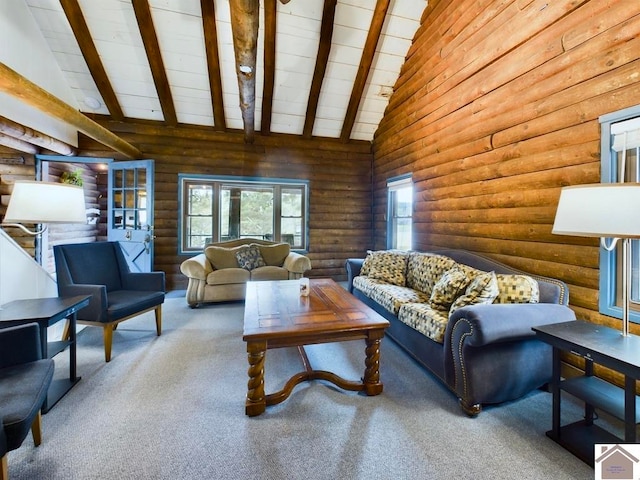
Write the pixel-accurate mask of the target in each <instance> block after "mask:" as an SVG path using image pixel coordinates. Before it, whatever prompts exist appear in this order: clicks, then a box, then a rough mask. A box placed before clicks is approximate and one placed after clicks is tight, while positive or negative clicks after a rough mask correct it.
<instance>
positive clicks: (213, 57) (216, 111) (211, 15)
mask: <svg viewBox="0 0 640 480" xmlns="http://www.w3.org/2000/svg"><path fill="white" fill-rule="evenodd" d="M200 10H201V12H202V28H203V30H204V48H205V51H206V55H207V70H208V72H209V88H210V89H211V106H212V108H213V123H214V127H213V128H214V130H217V131H219V132H224V131H225V130H226V129H227V121H226V119H225V116H224V100H223V95H222V74H221V73H220V55H219V52H218V28H217V26H216V7H215V3H214V0H200Z"/></svg>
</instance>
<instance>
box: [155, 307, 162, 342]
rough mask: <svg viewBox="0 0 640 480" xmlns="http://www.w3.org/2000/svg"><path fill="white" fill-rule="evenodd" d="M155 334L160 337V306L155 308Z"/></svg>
mask: <svg viewBox="0 0 640 480" xmlns="http://www.w3.org/2000/svg"><path fill="white" fill-rule="evenodd" d="M156 333H157V334H158V336H160V335H162V305H158V308H156Z"/></svg>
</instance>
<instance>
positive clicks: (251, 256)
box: [236, 245, 267, 270]
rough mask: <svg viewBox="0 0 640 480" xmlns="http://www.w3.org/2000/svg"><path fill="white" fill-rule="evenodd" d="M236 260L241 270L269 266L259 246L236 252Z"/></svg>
mask: <svg viewBox="0 0 640 480" xmlns="http://www.w3.org/2000/svg"><path fill="white" fill-rule="evenodd" d="M236 259H237V260H238V265H239V266H240V268H244V269H245V270H253V269H254V268H258V267H264V266H266V265H267V264H266V263H265V262H264V259H263V258H262V255H261V254H260V249H258V246H257V245H251V246H250V247H246V248H243V249H242V250H239V251H237V252H236Z"/></svg>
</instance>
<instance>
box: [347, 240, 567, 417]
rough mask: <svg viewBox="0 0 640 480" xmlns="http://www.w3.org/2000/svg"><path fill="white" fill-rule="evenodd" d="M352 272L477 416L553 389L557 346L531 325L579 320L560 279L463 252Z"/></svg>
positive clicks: (404, 341) (353, 283) (408, 345)
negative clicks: (484, 410)
mask: <svg viewBox="0 0 640 480" xmlns="http://www.w3.org/2000/svg"><path fill="white" fill-rule="evenodd" d="M385 257H386V259H385ZM346 269H347V275H348V289H349V291H350V292H351V293H352V294H353V295H354V296H356V297H357V298H359V299H360V300H362V301H363V302H364V303H366V304H367V305H369V306H370V307H372V308H373V309H374V310H376V311H377V312H378V313H380V314H381V315H382V316H384V317H385V318H386V319H387V320H389V322H390V324H391V325H390V327H389V328H388V329H387V332H386V333H387V335H388V336H389V337H391V338H392V339H393V340H394V341H395V342H397V343H398V344H399V345H400V346H401V347H402V348H403V349H404V350H405V351H406V352H407V353H409V355H411V356H412V357H413V358H414V359H415V360H416V361H417V362H419V363H420V364H421V365H422V366H424V367H425V368H426V369H427V370H429V371H430V372H431V373H433V374H434V375H435V376H436V377H437V378H438V379H439V380H441V381H442V382H443V383H444V384H445V385H446V386H447V387H448V388H449V389H450V390H452V391H453V392H454V393H455V395H456V396H457V397H458V399H459V402H460V406H461V407H462V409H463V411H464V412H465V413H466V414H468V415H470V416H475V415H477V414H479V413H480V411H481V409H482V405H486V404H497V403H501V402H505V401H510V400H515V399H517V398H519V397H521V396H523V395H525V394H527V393H528V392H530V391H532V390H534V389H536V388H539V387H542V386H543V385H545V384H546V383H548V382H549V381H550V380H551V356H552V351H551V347H550V346H549V345H547V344H544V343H542V342H540V341H539V340H537V339H536V337H535V334H534V332H533V331H532V329H531V328H532V327H534V326H538V325H543V324H550V323H558V322H565V321H570V320H574V319H575V314H574V312H573V311H572V310H571V309H570V308H569V307H568V306H567V304H568V300H569V293H568V289H567V287H566V285H565V284H564V283H563V282H561V281H559V280H555V279H552V278H546V277H540V276H536V275H531V274H526V273H525V272H522V271H519V270H516V269H513V268H511V267H508V266H507V265H504V264H501V263H499V262H496V261H493V260H491V259H490V258H487V257H484V256H481V255H477V254H474V253H472V252H468V251H464V250H453V249H451V250H438V251H435V252H397V251H386V252H369V254H368V255H367V259H348V260H347V262H346ZM479 285H480V287H479ZM478 292H480V293H478Z"/></svg>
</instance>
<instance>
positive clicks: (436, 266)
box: [407, 252, 456, 295]
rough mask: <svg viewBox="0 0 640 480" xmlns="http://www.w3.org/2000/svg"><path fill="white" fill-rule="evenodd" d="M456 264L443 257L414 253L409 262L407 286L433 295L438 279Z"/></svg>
mask: <svg viewBox="0 0 640 480" xmlns="http://www.w3.org/2000/svg"><path fill="white" fill-rule="evenodd" d="M455 264H456V262H455V261H453V260H452V259H450V258H449V257H445V256H443V255H436V254H432V253H419V252H412V253H411V254H410V255H409V259H408V260H407V286H408V287H411V288H414V289H416V290H420V291H421V292H423V293H426V294H427V295H431V292H432V291H433V286H434V285H435V284H436V282H437V281H438V279H439V278H440V277H441V276H442V274H443V273H444V272H446V271H447V270H450V269H451V268H453V266H454V265H455Z"/></svg>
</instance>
